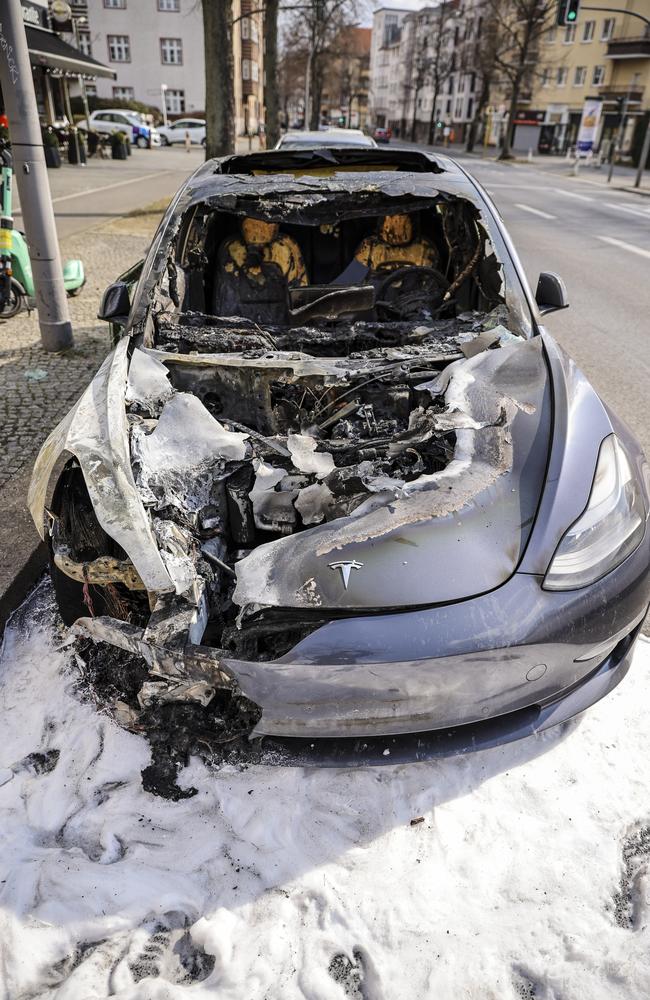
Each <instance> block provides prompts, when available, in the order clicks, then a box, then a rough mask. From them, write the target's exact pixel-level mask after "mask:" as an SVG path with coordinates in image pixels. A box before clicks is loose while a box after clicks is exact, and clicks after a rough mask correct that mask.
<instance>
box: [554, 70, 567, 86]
mask: <svg viewBox="0 0 650 1000" xmlns="http://www.w3.org/2000/svg"><path fill="white" fill-rule="evenodd" d="M568 78H569V70H568V68H567V67H566V66H559V67H558V71H557V78H556V82H557V85H558V87H563V86H564V85H565V83H566V82H567V80H568Z"/></svg>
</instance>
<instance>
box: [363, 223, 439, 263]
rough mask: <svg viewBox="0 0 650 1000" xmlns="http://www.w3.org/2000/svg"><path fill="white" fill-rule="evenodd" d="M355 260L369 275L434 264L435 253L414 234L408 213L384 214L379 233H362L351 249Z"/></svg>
mask: <svg viewBox="0 0 650 1000" xmlns="http://www.w3.org/2000/svg"><path fill="white" fill-rule="evenodd" d="M354 256H355V259H356V260H358V261H359V262H360V263H361V264H365V265H366V267H368V268H369V272H370V277H371V278H372V277H373V276H376V275H378V274H381V275H383V274H385V273H386V272H387V271H396V270H398V269H399V268H402V267H436V266H437V265H438V263H439V254H438V250H437V249H436V246H435V244H434V243H433V242H432V241H431V240H429V239H427V238H426V237H425V236H419V237H416V236H415V234H414V228H413V220H412V219H411V217H410V215H403V214H400V215H385V216H384V217H383V219H382V220H381V223H380V227H379V233H378V234H377V235H375V236H366V238H365V239H364V240H362V242H361V243H360V244H359V246H358V247H357V250H356V252H355V255H354Z"/></svg>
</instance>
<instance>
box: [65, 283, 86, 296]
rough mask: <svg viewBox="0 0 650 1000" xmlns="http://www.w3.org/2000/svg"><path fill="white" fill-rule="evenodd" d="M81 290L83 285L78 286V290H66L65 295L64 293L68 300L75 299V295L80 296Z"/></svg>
mask: <svg viewBox="0 0 650 1000" xmlns="http://www.w3.org/2000/svg"><path fill="white" fill-rule="evenodd" d="M82 288H83V285H79V287H78V288H68V290H67V293H66V294H67V296H68V298H69V299H76V297H77V295H81V290H82Z"/></svg>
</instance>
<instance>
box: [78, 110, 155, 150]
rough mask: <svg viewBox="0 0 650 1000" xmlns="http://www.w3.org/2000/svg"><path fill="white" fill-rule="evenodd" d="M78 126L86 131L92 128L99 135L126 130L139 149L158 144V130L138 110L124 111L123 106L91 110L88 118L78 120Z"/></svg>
mask: <svg viewBox="0 0 650 1000" xmlns="http://www.w3.org/2000/svg"><path fill="white" fill-rule="evenodd" d="M78 126H79V128H81V129H85V130H86V131H88V130H92V131H93V132H99V133H100V134H101V135H112V134H113V132H126V134H127V135H129V134H130V135H131V142H133V143H135V145H136V146H139V147H140V148H141V149H148V148H150V147H151V146H159V145H160V135H159V134H158V131H157V130H156V129H155V128H153V126H151V125H149V124H148V123H147V121H146V119H145V117H144V115H141V114H140V113H139V112H138V111H126V110H124V108H115V109H113V108H102V110H101V111H92V112H91V114H90V118H89V119H86V118H84V119H83V121H80V122H78Z"/></svg>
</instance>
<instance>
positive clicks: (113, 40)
mask: <svg viewBox="0 0 650 1000" xmlns="http://www.w3.org/2000/svg"><path fill="white" fill-rule="evenodd" d="M106 41H107V42H108V58H109V59H110V61H111V62H131V42H130V41H129V36H128V35H107V36H106Z"/></svg>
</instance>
